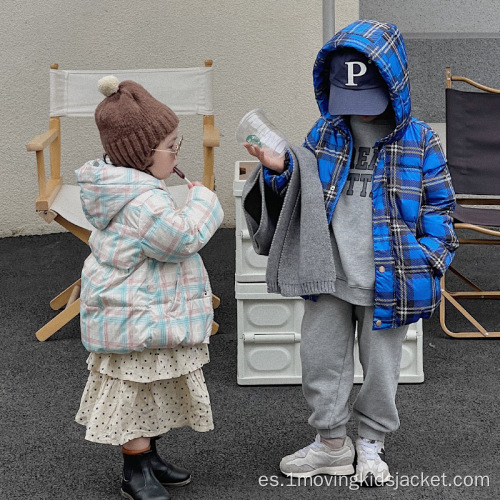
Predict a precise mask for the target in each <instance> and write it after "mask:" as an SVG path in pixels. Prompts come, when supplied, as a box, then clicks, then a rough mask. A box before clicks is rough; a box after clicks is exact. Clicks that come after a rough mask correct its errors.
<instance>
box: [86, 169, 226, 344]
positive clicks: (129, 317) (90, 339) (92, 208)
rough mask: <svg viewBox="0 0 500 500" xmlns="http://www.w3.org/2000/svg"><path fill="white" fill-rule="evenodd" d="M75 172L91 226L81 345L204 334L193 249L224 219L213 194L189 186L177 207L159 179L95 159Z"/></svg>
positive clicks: (208, 307)
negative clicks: (183, 203)
mask: <svg viewBox="0 0 500 500" xmlns="http://www.w3.org/2000/svg"><path fill="white" fill-rule="evenodd" d="M77 178H78V181H79V184H80V187H81V193H82V195H81V198H82V203H83V206H84V209H85V212H86V214H87V216H88V218H89V220H90V221H91V223H92V224H93V225H95V226H96V228H97V229H96V230H95V231H93V232H92V235H91V237H90V241H89V243H90V248H91V250H92V253H91V255H90V256H89V257H88V258H87V260H86V261H85V264H84V266H83V270H82V289H81V316H80V321H81V331H82V342H83V344H84V346H85V348H86V349H87V350H89V351H94V352H113V353H126V352H132V351H142V350H143V349H145V348H164V347H167V348H171V347H175V346H176V345H179V344H182V345H196V344H199V343H202V342H206V341H208V338H209V336H210V332H211V327H212V319H213V309H212V290H211V287H210V281H209V278H208V274H207V272H206V270H205V267H204V265H203V262H202V260H201V257H200V256H199V255H198V253H197V252H198V251H199V250H200V249H201V248H202V247H203V246H204V245H205V244H206V243H207V242H208V241H209V239H210V237H211V236H212V235H213V234H214V233H215V231H216V230H217V228H218V227H219V225H220V224H221V222H222V219H223V211H222V208H221V206H220V204H219V201H218V200H217V196H216V195H215V194H214V193H212V192H211V191H210V190H208V189H206V188H204V187H194V188H192V189H190V190H189V194H188V198H187V202H186V205H185V207H183V208H182V209H177V207H176V206H175V203H174V201H173V198H172V197H171V196H170V194H169V193H168V190H167V189H166V188H165V186H164V184H163V183H162V182H160V181H158V180H156V179H154V178H153V177H152V176H150V175H148V174H146V173H144V172H140V171H138V170H134V169H131V168H124V167H115V166H111V165H106V164H104V163H103V162H101V161H99V160H96V161H94V162H89V163H87V164H86V165H84V166H83V167H82V168H81V169H79V170H78V171H77Z"/></svg>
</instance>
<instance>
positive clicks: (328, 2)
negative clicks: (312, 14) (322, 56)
mask: <svg viewBox="0 0 500 500" xmlns="http://www.w3.org/2000/svg"><path fill="white" fill-rule="evenodd" d="M333 35H335V0H323V43H326V42H328V40H330V38H332V36H333Z"/></svg>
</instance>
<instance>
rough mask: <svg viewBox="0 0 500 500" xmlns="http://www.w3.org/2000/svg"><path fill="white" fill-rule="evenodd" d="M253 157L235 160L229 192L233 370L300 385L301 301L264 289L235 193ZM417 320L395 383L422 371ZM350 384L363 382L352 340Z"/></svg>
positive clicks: (249, 381) (260, 380) (242, 379)
mask: <svg viewBox="0 0 500 500" xmlns="http://www.w3.org/2000/svg"><path fill="white" fill-rule="evenodd" d="M256 165H257V163H256V162H253V161H239V162H236V166H235V173H234V183H233V193H234V196H235V202H236V274H235V278H236V282H235V296H236V301H237V316H238V319H237V335H238V347H237V352H238V354H237V356H238V363H237V366H238V373H237V382H238V384H240V385H269V384H300V383H301V380H302V373H301V365H300V354H299V353H300V325H301V322H302V315H303V313H304V300H303V299H301V298H286V297H282V296H281V295H277V294H270V293H267V287H266V283H265V275H266V263H267V257H263V256H260V255H257V254H256V253H255V252H254V250H253V247H252V242H251V241H250V237H249V234H248V229H247V226H246V222H245V218H244V215H243V210H242V207H241V193H242V189H243V185H244V183H245V180H246V178H247V177H248V174H249V173H250V172H251V171H252V170H253V168H254V167H255V166H256ZM422 348H423V338H422V321H419V322H418V323H415V324H413V325H411V326H410V328H409V330H408V334H407V336H406V340H405V342H404V344H403V356H402V359H401V374H400V378H399V381H400V383H420V382H423V381H424V372H423V356H422ZM354 362H355V371H354V382H355V383H361V382H362V381H363V372H362V368H361V364H360V362H359V353H358V346H357V342H356V343H355V348H354Z"/></svg>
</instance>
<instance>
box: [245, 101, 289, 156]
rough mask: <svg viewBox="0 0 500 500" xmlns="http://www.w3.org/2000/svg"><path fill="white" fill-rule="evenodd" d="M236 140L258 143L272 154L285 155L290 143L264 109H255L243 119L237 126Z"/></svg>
mask: <svg viewBox="0 0 500 500" xmlns="http://www.w3.org/2000/svg"><path fill="white" fill-rule="evenodd" d="M236 142H237V143H238V144H240V145H243V144H244V143H245V142H248V143H250V144H256V145H257V146H259V147H260V148H261V149H262V150H264V151H266V153H267V154H269V155H270V156H283V155H284V154H285V150H286V148H287V145H288V141H287V140H286V139H285V137H284V136H283V134H282V133H281V132H280V131H279V130H278V129H277V128H276V127H275V126H274V125H273V124H272V123H271V122H270V121H269V119H268V118H267V116H266V114H265V113H264V111H262V109H253V110H252V111H249V112H248V113H247V114H246V115H245V116H244V117H243V118H242V119H241V121H240V123H239V124H238V127H237V128H236Z"/></svg>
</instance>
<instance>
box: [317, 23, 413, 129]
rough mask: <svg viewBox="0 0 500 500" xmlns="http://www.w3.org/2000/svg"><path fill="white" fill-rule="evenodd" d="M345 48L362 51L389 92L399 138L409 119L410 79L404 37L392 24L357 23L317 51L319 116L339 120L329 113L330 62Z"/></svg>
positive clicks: (340, 32)
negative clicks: (372, 63) (335, 54)
mask: <svg viewBox="0 0 500 500" xmlns="http://www.w3.org/2000/svg"><path fill="white" fill-rule="evenodd" d="M344 47H351V48H353V49H356V50H358V51H359V52H362V53H363V54H364V55H365V56H366V57H368V58H369V59H371V60H372V61H373V62H374V63H375V64H376V66H377V69H378V71H379V73H380V74H381V76H382V78H383V79H384V81H385V83H386V84H387V87H388V89H389V95H390V99H391V104H392V107H393V109H394V114H395V121H396V129H395V130H394V132H393V134H392V136H393V138H397V137H400V136H401V135H402V132H403V130H404V129H405V128H406V126H407V125H408V123H409V121H410V119H411V101H410V80H409V75H408V60H407V55H406V48H405V44H404V40H403V37H402V35H401V33H400V32H399V29H398V28H397V27H396V26H394V25H393V24H389V23H380V22H377V21H368V20H360V21H356V22H354V23H352V24H350V25H349V26H347V27H345V28H343V29H342V30H340V31H339V32H338V33H337V34H336V35H335V36H334V37H333V38H332V39H331V40H330V41H329V42H328V43H326V44H325V45H324V47H323V48H322V49H321V50H320V51H319V53H318V56H317V58H316V62H315V64H314V69H313V81H314V91H315V95H316V101H317V103H318V107H319V110H320V112H321V115H322V116H323V117H324V118H325V119H327V120H333V121H334V122H335V121H337V120H339V121H340V120H342V118H341V117H337V116H332V115H331V114H330V112H329V111H328V98H329V95H330V79H329V74H330V61H331V58H332V56H333V53H334V52H335V51H336V50H338V49H340V48H344Z"/></svg>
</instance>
